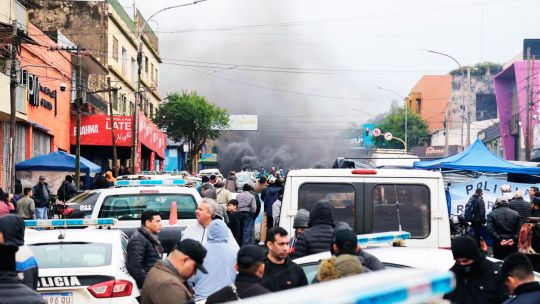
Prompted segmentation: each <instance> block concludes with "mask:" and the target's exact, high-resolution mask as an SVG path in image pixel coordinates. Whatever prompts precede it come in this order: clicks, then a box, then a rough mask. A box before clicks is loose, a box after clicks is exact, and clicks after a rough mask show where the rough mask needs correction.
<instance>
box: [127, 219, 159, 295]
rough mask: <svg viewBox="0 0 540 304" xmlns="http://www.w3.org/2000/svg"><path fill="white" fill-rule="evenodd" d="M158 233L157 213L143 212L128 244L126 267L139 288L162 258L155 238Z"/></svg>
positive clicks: (157, 240)
mask: <svg viewBox="0 0 540 304" xmlns="http://www.w3.org/2000/svg"><path fill="white" fill-rule="evenodd" d="M160 231H161V216H160V215H159V212H157V211H156V210H145V211H144V212H143V213H142V215H141V227H139V228H138V229H137V230H135V232H133V234H132V235H131V238H130V240H129V242H128V246H127V260H126V266H127V269H128V271H129V273H130V274H131V276H132V277H133V278H134V279H135V281H136V282H137V286H138V287H139V288H141V287H142V286H143V283H144V280H145V278H146V276H147V274H148V272H149V271H150V269H151V268H152V267H153V266H154V264H155V263H156V262H157V261H159V260H161V258H162V256H163V247H161V243H160V242H159V239H158V237H157V234H158V233H159V232H160Z"/></svg>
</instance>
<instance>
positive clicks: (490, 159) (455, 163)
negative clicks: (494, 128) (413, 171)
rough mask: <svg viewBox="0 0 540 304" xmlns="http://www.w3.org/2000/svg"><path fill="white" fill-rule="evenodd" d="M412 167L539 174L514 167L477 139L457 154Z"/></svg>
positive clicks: (535, 170) (539, 171)
mask: <svg viewBox="0 0 540 304" xmlns="http://www.w3.org/2000/svg"><path fill="white" fill-rule="evenodd" d="M414 167H415V168H419V169H443V170H458V171H477V172H491V173H521V174H540V168H535V167H525V166H520V165H516V164H513V163H511V162H508V161H506V160H504V159H502V158H500V157H498V156H497V155H495V154H493V153H492V152H491V151H489V150H488V149H487V147H486V146H485V145H484V143H482V141H481V140H480V139H477V140H476V141H475V142H474V143H473V144H472V145H471V146H470V147H468V148H467V149H465V151H463V152H461V153H459V154H456V155H452V156H450V157H447V158H443V159H438V160H432V161H420V162H415V163H414Z"/></svg>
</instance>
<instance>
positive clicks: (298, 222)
mask: <svg viewBox="0 0 540 304" xmlns="http://www.w3.org/2000/svg"><path fill="white" fill-rule="evenodd" d="M308 222H309V211H307V210H306V209H300V210H298V212H297V213H296V215H295V216H294V223H293V228H295V229H296V228H307V227H308Z"/></svg>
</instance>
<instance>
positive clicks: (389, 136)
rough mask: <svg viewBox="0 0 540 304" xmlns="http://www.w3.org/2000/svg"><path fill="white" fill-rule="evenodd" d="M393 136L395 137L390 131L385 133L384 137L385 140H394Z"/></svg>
mask: <svg viewBox="0 0 540 304" xmlns="http://www.w3.org/2000/svg"><path fill="white" fill-rule="evenodd" d="M392 138H393V136H392V133H390V132H386V133H384V139H385V140H392Z"/></svg>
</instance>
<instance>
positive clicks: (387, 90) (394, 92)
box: [377, 86, 409, 151]
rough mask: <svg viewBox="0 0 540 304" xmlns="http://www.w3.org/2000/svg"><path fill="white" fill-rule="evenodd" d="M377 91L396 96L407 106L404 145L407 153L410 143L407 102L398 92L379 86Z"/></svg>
mask: <svg viewBox="0 0 540 304" xmlns="http://www.w3.org/2000/svg"><path fill="white" fill-rule="evenodd" d="M377 89H379V90H382V91H386V92H390V93H393V94H396V95H397V96H398V97H399V98H400V99H401V100H403V103H404V105H405V138H404V140H405V142H404V144H405V151H407V149H408V147H407V143H408V141H407V129H408V125H407V120H408V118H407V116H409V115H408V111H407V100H406V99H405V98H404V97H403V96H401V94H399V93H398V92H397V91H394V90H390V89H386V88H383V87H380V86H377Z"/></svg>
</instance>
